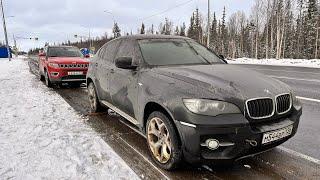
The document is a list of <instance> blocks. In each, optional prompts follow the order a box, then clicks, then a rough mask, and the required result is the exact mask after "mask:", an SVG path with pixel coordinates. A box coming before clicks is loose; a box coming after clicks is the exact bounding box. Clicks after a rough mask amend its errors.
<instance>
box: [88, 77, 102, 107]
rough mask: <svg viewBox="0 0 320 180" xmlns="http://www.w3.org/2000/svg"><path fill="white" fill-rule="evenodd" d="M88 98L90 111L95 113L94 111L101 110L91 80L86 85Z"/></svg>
mask: <svg viewBox="0 0 320 180" xmlns="http://www.w3.org/2000/svg"><path fill="white" fill-rule="evenodd" d="M88 98H89V103H90V112H91V113H96V112H100V111H102V106H101V104H100V102H99V99H98V96H97V92H96V88H95V86H94V84H93V82H90V83H89V85H88Z"/></svg>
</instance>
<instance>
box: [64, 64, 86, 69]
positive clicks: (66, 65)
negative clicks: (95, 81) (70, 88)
mask: <svg viewBox="0 0 320 180" xmlns="http://www.w3.org/2000/svg"><path fill="white" fill-rule="evenodd" d="M59 67H60V68H82V69H87V68H88V67H89V64H59Z"/></svg>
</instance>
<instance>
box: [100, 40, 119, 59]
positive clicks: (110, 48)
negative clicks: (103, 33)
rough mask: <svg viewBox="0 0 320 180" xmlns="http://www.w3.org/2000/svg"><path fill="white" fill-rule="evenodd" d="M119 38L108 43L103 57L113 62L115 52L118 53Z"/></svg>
mask: <svg viewBox="0 0 320 180" xmlns="http://www.w3.org/2000/svg"><path fill="white" fill-rule="evenodd" d="M119 42H120V41H119V40H113V41H111V42H109V43H107V44H106V47H105V49H104V52H103V59H104V60H106V61H109V62H113V59H114V57H115V54H116V53H117V50H118V47H119Z"/></svg>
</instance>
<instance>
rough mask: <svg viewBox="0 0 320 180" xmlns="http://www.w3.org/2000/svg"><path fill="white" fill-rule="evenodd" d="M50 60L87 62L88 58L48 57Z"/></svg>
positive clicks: (61, 62) (57, 61) (65, 62)
mask: <svg viewBox="0 0 320 180" xmlns="http://www.w3.org/2000/svg"><path fill="white" fill-rule="evenodd" d="M48 60H49V61H50V62H54V63H60V64H76V63H81V64H87V63H89V61H88V59H85V58H81V57H49V59H48Z"/></svg>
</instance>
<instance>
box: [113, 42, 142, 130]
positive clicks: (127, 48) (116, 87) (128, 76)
mask: <svg viewBox="0 0 320 180" xmlns="http://www.w3.org/2000/svg"><path fill="white" fill-rule="evenodd" d="M135 48H136V47H135V41H134V40H130V39H123V40H122V42H121V45H120V46H119V50H118V52H117V55H116V57H115V59H119V58H128V59H132V64H135V65H134V66H138V64H139V61H140V60H139V58H138V56H136V55H135ZM112 69H113V70H111V72H110V75H109V77H110V78H109V85H110V95H111V98H112V104H113V105H114V106H116V107H117V108H119V109H120V110H121V111H123V112H125V113H126V114H127V115H129V116H131V117H135V112H134V104H137V102H136V101H137V94H138V84H137V83H138V74H139V73H138V71H137V70H136V69H125V68H124V69H123V68H118V67H116V66H115V63H113V66H112ZM132 123H134V124H136V123H137V122H132Z"/></svg>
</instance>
